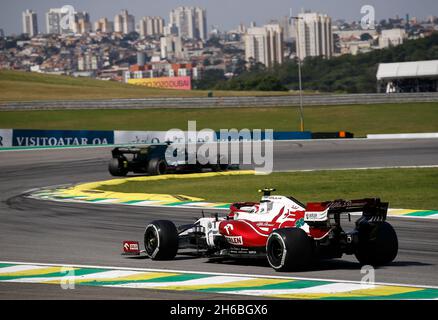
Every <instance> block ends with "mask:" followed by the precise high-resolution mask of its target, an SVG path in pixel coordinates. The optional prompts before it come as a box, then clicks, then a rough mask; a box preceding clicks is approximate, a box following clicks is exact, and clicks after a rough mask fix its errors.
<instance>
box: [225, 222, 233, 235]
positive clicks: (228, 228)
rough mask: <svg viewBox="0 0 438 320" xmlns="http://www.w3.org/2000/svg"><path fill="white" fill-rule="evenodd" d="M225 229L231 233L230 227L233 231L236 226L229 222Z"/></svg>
mask: <svg viewBox="0 0 438 320" xmlns="http://www.w3.org/2000/svg"><path fill="white" fill-rule="evenodd" d="M224 229H225V231H226V232H227V234H230V229H231V231H233V230H234V226H233V225H232V224H231V223H229V224H227V225H226V226H225V227H224Z"/></svg>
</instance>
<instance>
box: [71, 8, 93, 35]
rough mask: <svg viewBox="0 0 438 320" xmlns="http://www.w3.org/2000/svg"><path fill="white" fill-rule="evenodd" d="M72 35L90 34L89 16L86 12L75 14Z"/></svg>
mask: <svg viewBox="0 0 438 320" xmlns="http://www.w3.org/2000/svg"><path fill="white" fill-rule="evenodd" d="M73 31H74V33H78V34H84V33H89V32H91V22H90V15H89V14H88V12H85V11H83V12H75V23H74V28H73Z"/></svg>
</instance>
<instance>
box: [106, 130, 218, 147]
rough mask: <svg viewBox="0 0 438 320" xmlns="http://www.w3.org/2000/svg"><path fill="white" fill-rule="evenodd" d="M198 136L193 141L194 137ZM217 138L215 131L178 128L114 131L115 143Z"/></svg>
mask: <svg viewBox="0 0 438 320" xmlns="http://www.w3.org/2000/svg"><path fill="white" fill-rule="evenodd" d="M195 136H196V140H195V141H193V140H192V137H195ZM215 140H216V137H215V132H214V131H208V132H207V131H205V132H201V131H198V132H191V134H190V135H189V134H188V132H187V131H181V130H178V129H174V130H169V131H114V143H115V144H131V143H132V144H149V143H164V142H166V141H171V142H175V143H182V142H189V143H194V142H213V141H215Z"/></svg>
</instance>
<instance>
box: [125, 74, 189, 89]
mask: <svg viewBox="0 0 438 320" xmlns="http://www.w3.org/2000/svg"><path fill="white" fill-rule="evenodd" d="M128 83H129V84H134V85H137V86H145V87H149V88H163V89H178V90H191V89H192V79H191V78H190V77H188V76H184V77H159V78H142V79H128Z"/></svg>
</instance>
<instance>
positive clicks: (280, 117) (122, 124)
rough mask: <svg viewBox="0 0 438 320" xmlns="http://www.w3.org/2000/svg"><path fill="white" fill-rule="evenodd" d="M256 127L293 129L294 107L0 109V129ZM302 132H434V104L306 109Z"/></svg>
mask: <svg viewBox="0 0 438 320" xmlns="http://www.w3.org/2000/svg"><path fill="white" fill-rule="evenodd" d="M188 120H196V121H197V128H198V129H203V128H211V129H214V130H218V129H222V128H237V129H242V128H249V129H254V128H260V129H265V128H269V129H274V130H278V131H298V130H299V123H300V120H299V112H298V108H295V107H278V108H263V107H260V108H209V109H143V110H60V111H0V128H14V129H64V130H67V129H72V130H75V129H77V130H116V129H118V130H168V129H172V128H180V129H182V130H187V121H188ZM304 120H305V129H306V130H310V131H314V132H317V131H339V130H345V131H350V132H353V133H354V134H355V136H356V137H360V136H365V135H366V134H368V133H412V132H438V103H406V104H400V105H396V104H376V105H356V106H332V107H307V108H305V109H304Z"/></svg>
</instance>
